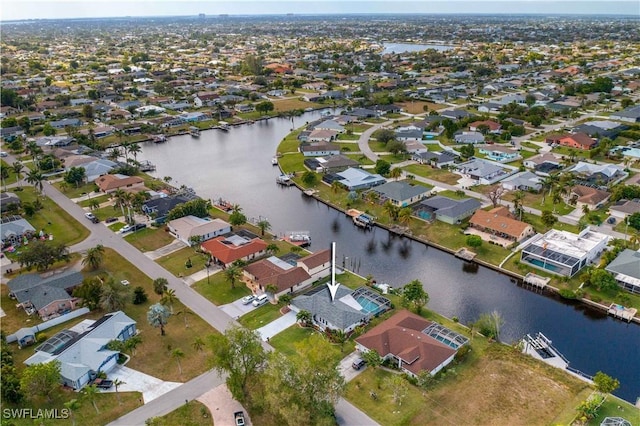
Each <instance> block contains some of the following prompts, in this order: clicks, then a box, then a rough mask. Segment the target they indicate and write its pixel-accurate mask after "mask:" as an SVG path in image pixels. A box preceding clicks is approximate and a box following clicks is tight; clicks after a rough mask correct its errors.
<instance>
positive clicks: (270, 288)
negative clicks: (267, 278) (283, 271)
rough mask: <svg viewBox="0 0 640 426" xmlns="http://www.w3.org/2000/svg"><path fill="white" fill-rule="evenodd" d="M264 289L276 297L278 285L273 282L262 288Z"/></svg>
mask: <svg viewBox="0 0 640 426" xmlns="http://www.w3.org/2000/svg"><path fill="white" fill-rule="evenodd" d="M264 291H266V292H267V293H270V294H271V295H272V296H273V298H274V299H276V292H277V291H278V286H277V285H275V284H269V285H267V286H266V287H265V288H264Z"/></svg>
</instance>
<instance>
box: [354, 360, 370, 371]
mask: <svg viewBox="0 0 640 426" xmlns="http://www.w3.org/2000/svg"><path fill="white" fill-rule="evenodd" d="M366 363H367V361H365V360H364V359H362V358H356V360H355V361H353V363H352V364H351V367H353V369H354V370H360V369H361V368H362V367H364V366H365V364H366Z"/></svg>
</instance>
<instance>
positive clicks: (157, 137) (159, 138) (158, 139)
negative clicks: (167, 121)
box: [151, 135, 167, 143]
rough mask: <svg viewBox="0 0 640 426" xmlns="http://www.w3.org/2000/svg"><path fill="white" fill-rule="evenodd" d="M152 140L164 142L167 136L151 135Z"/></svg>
mask: <svg viewBox="0 0 640 426" xmlns="http://www.w3.org/2000/svg"><path fill="white" fill-rule="evenodd" d="M151 140H152V141H153V143H163V142H166V141H167V137H166V136H165V135H153V136H151Z"/></svg>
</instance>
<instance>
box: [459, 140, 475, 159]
mask: <svg viewBox="0 0 640 426" xmlns="http://www.w3.org/2000/svg"><path fill="white" fill-rule="evenodd" d="M460 155H461V156H462V158H465V159H467V158H471V157H473V156H474V155H476V148H475V147H474V146H473V144H470V143H468V144H464V145H462V146H461V147H460Z"/></svg>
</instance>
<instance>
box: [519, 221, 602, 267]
mask: <svg viewBox="0 0 640 426" xmlns="http://www.w3.org/2000/svg"><path fill="white" fill-rule="evenodd" d="M610 238H611V237H609V236H608V235H605V234H601V233H599V232H594V231H592V230H591V228H589V227H586V228H585V229H583V230H582V231H581V232H580V233H579V234H574V233H571V232H568V231H558V230H556V229H551V230H549V231H548V232H547V233H546V234H544V235H540V234H538V235H536V236H534V237H533V238H531V240H529V241H528V243H527V245H526V246H525V247H524V248H523V249H522V254H521V255H520V261H521V262H522V263H524V264H527V265H530V266H533V267H535V268H540V269H543V270H546V271H548V272H552V273H554V274H558V275H564V276H568V277H573V276H574V275H576V274H577V273H578V272H580V270H581V269H582V268H584V267H585V266H587V265H588V264H591V263H594V262H595V260H596V259H597V258H598V257H600V255H601V254H602V252H603V251H604V250H605V248H606V247H607V243H608V242H609V239H610Z"/></svg>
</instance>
